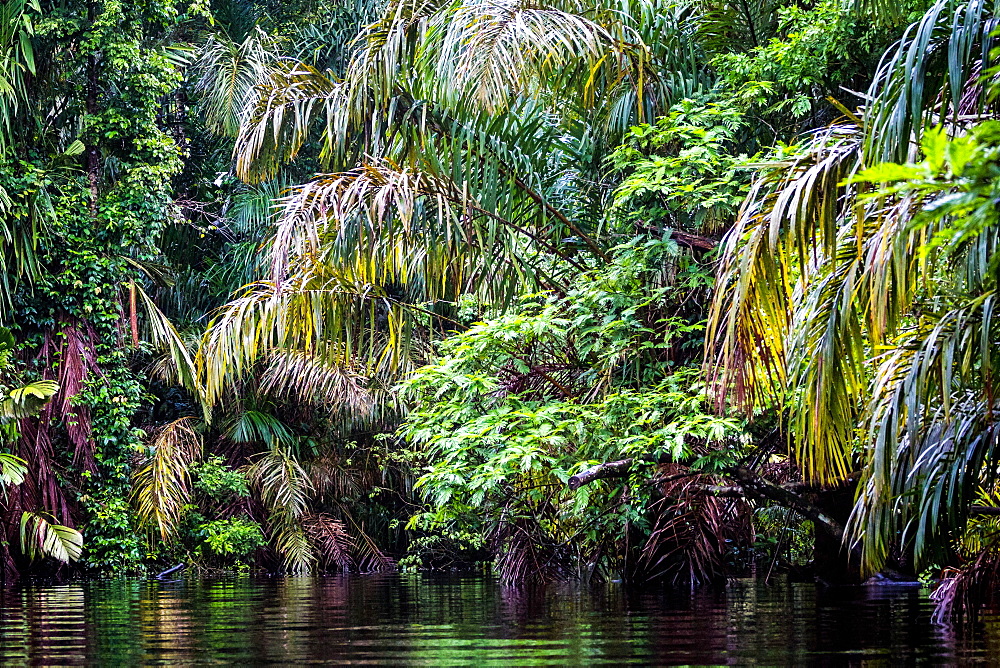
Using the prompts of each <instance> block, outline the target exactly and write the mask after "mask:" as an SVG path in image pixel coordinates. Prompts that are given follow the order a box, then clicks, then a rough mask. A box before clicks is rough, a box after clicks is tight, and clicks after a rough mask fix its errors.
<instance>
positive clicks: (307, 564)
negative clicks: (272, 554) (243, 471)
mask: <svg viewBox="0 0 1000 668" xmlns="http://www.w3.org/2000/svg"><path fill="white" fill-rule="evenodd" d="M247 479H248V480H249V481H250V483H251V485H253V486H254V488H255V489H256V490H258V491H259V493H260V495H261V501H263V503H264V507H265V508H267V510H268V525H269V526H270V528H271V535H272V537H273V538H274V541H275V549H277V551H278V553H279V554H280V555H281V557H282V559H283V560H284V564H285V568H286V569H287V570H288V571H289V572H292V573H305V572H308V571H310V570H312V568H313V566H314V565H315V563H316V561H317V557H316V553H315V551H314V549H313V544H312V542H311V541H310V539H309V536H308V535H307V533H306V529H305V528H304V526H303V522H304V521H305V520H306V518H307V517H308V515H309V500H310V498H311V496H312V493H313V486H312V481H311V480H310V479H309V476H308V474H306V472H305V470H303V468H302V466H301V465H299V463H298V462H297V461H296V460H295V458H294V457H292V455H291V454H290V453H289V452H288V451H287V450H285V449H283V448H280V447H276V448H274V449H272V450H271V451H270V452H266V453H264V454H262V455H260V456H258V457H257V459H256V461H254V462H253V463H252V464H251V465H250V466H249V468H248V469H247Z"/></svg>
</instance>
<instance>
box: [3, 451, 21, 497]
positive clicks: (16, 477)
mask: <svg viewBox="0 0 1000 668" xmlns="http://www.w3.org/2000/svg"><path fill="white" fill-rule="evenodd" d="M27 473H28V462H26V461H24V460H23V459H21V458H20V457H18V456H16V455H12V454H9V453H6V452H0V489H2V488H5V487H7V486H8V485H20V484H21V483H22V482H24V478H25V476H26V475H27Z"/></svg>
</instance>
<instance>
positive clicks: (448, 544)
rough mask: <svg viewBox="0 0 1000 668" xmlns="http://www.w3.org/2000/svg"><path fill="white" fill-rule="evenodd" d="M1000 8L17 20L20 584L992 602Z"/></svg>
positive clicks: (351, 10)
mask: <svg viewBox="0 0 1000 668" xmlns="http://www.w3.org/2000/svg"><path fill="white" fill-rule="evenodd" d="M997 11H998V7H997V6H996V5H995V4H993V3H992V2H989V1H987V0H963V1H959V0H937V1H936V2H932V1H931V0H905V1H904V2H901V3H886V2H883V0H871V1H862V0H810V1H808V2H791V1H788V2H785V1H782V0H751V1H744V0H732V1H729V0H551V1H549V2H534V1H531V2H529V1H526V0H384V1H383V2H374V1H372V0H338V1H335V2H316V1H314V0H286V1H285V2H281V3H278V2H272V1H271V0H179V1H175V0H149V1H147V2H142V3H131V2H122V1H120V0H87V1H84V0H7V1H5V2H2V3H0V47H2V54H0V213H2V215H0V278H2V280H0V304H2V307H0V309H2V310H0V326H2V327H3V329H2V330H0V390H2V393H3V399H2V401H0V446H2V450H0V486H2V487H3V490H2V495H0V520H2V531H3V534H4V538H5V540H4V541H3V542H0V575H2V577H3V579H4V580H5V581H7V582H10V581H13V580H15V579H16V578H17V577H19V576H23V575H26V574H38V575H41V574H48V575H51V574H53V573H55V574H58V575H68V574H70V573H78V572H79V573H115V574H124V573H138V572H157V571H160V570H163V569H165V568H167V567H169V566H172V565H174V564H176V563H183V564H185V565H187V566H188V567H189V568H190V569H194V570H213V569H236V570H251V569H266V570H269V571H279V570H280V571H285V572H309V571H316V570H326V569H345V570H360V571H373V570H386V569H393V568H402V569H421V568H439V569H440V568H471V567H488V568H493V569H495V570H496V571H497V572H498V573H499V574H501V576H502V577H503V578H505V579H507V580H509V581H512V582H523V581H528V580H547V579H554V578H581V579H584V580H586V579H590V578H601V579H625V580H627V581H630V582H651V581H656V582H663V583H666V584H685V585H692V586H693V585H695V584H698V583H705V582H709V581H712V580H713V579H716V578H719V577H725V576H741V575H749V574H757V575H759V576H761V577H764V578H768V577H771V576H772V574H775V573H778V572H790V573H792V574H794V575H795V576H797V577H816V578H820V579H822V580H824V581H828V582H843V581H858V580H860V579H862V578H866V577H869V576H871V575H872V574H875V573H882V574H883V577H890V578H894V579H895V578H910V577H912V578H915V577H917V576H921V577H924V578H931V579H938V578H940V580H939V583H940V584H939V587H938V589H937V591H936V594H935V595H936V596H937V598H938V599H939V601H940V603H941V606H942V611H943V612H944V613H950V612H951V611H957V610H960V609H962V608H966V607H969V606H974V605H976V604H978V603H981V602H990V601H991V600H992V598H993V596H994V594H995V593H996V592H997V591H1000V590H998V586H1000V538H998V536H1000V533H998V531H1000V519H998V518H1000V487H998V484H1000V481H998V480H997V474H998V471H1000V446H998V439H1000V429H998V425H1000V422H998V421H997V419H996V418H995V416H994V410H997V409H998V408H1000V399H997V398H996V397H995V388H994V385H993V377H994V372H993V370H994V369H995V368H1000V358H997V357H995V354H1000V352H998V351H1000V346H998V345H997V344H998V343H1000V318H998V317H994V316H995V314H994V306H995V304H996V302H997V292H996V291H997V290H998V279H1000V208H998V206H997V202H1000V122H998V121H1000V117H998V115H997V104H996V98H997V93H998V92H1000V81H998V76H1000V67H998V59H1000V50H997V48H996V45H995V44H994V41H995V33H996V31H997V29H998V26H997ZM994 362H997V363H996V364H994Z"/></svg>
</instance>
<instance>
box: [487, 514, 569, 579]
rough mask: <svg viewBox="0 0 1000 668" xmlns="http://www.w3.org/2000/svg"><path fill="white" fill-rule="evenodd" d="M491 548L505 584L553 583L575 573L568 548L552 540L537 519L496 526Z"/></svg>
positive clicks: (519, 519)
mask: <svg viewBox="0 0 1000 668" xmlns="http://www.w3.org/2000/svg"><path fill="white" fill-rule="evenodd" d="M490 544H491V551H492V552H493V555H494V557H493V563H494V567H495V569H496V571H497V573H498V574H499V576H500V578H501V579H502V580H503V581H505V582H512V583H513V582H516V583H529V582H552V581H555V580H565V579H567V578H569V577H571V576H572V574H573V573H574V572H575V571H574V568H573V555H572V554H571V552H570V550H569V549H568V547H567V546H566V545H563V544H560V543H558V542H556V541H555V540H553V539H552V537H551V536H549V535H548V533H547V532H546V531H544V530H543V529H542V528H541V527H540V526H539V525H538V521H537V519H535V518H534V517H519V518H513V519H510V520H507V521H502V522H499V523H497V525H496V528H495V529H494V531H493V533H492V535H491V536H490Z"/></svg>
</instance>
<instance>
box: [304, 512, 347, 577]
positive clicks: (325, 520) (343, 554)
mask: <svg viewBox="0 0 1000 668" xmlns="http://www.w3.org/2000/svg"><path fill="white" fill-rule="evenodd" d="M302 527H303V528H304V529H305V532H306V535H308V536H309V539H310V540H311V541H312V543H313V546H314V549H315V551H316V553H317V554H318V555H319V562H320V563H321V564H322V565H323V566H325V567H327V568H329V567H330V566H336V567H337V568H339V569H340V570H342V571H347V570H350V569H351V567H352V566H353V565H354V559H353V558H352V557H351V551H352V549H353V548H354V541H353V540H352V539H351V537H350V535H348V533H347V529H346V528H345V527H344V524H343V522H340V521H339V520H337V519H335V518H333V517H330V516H329V515H326V514H324V513H309V514H308V515H306V516H305V517H304V518H303V520H302Z"/></svg>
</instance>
